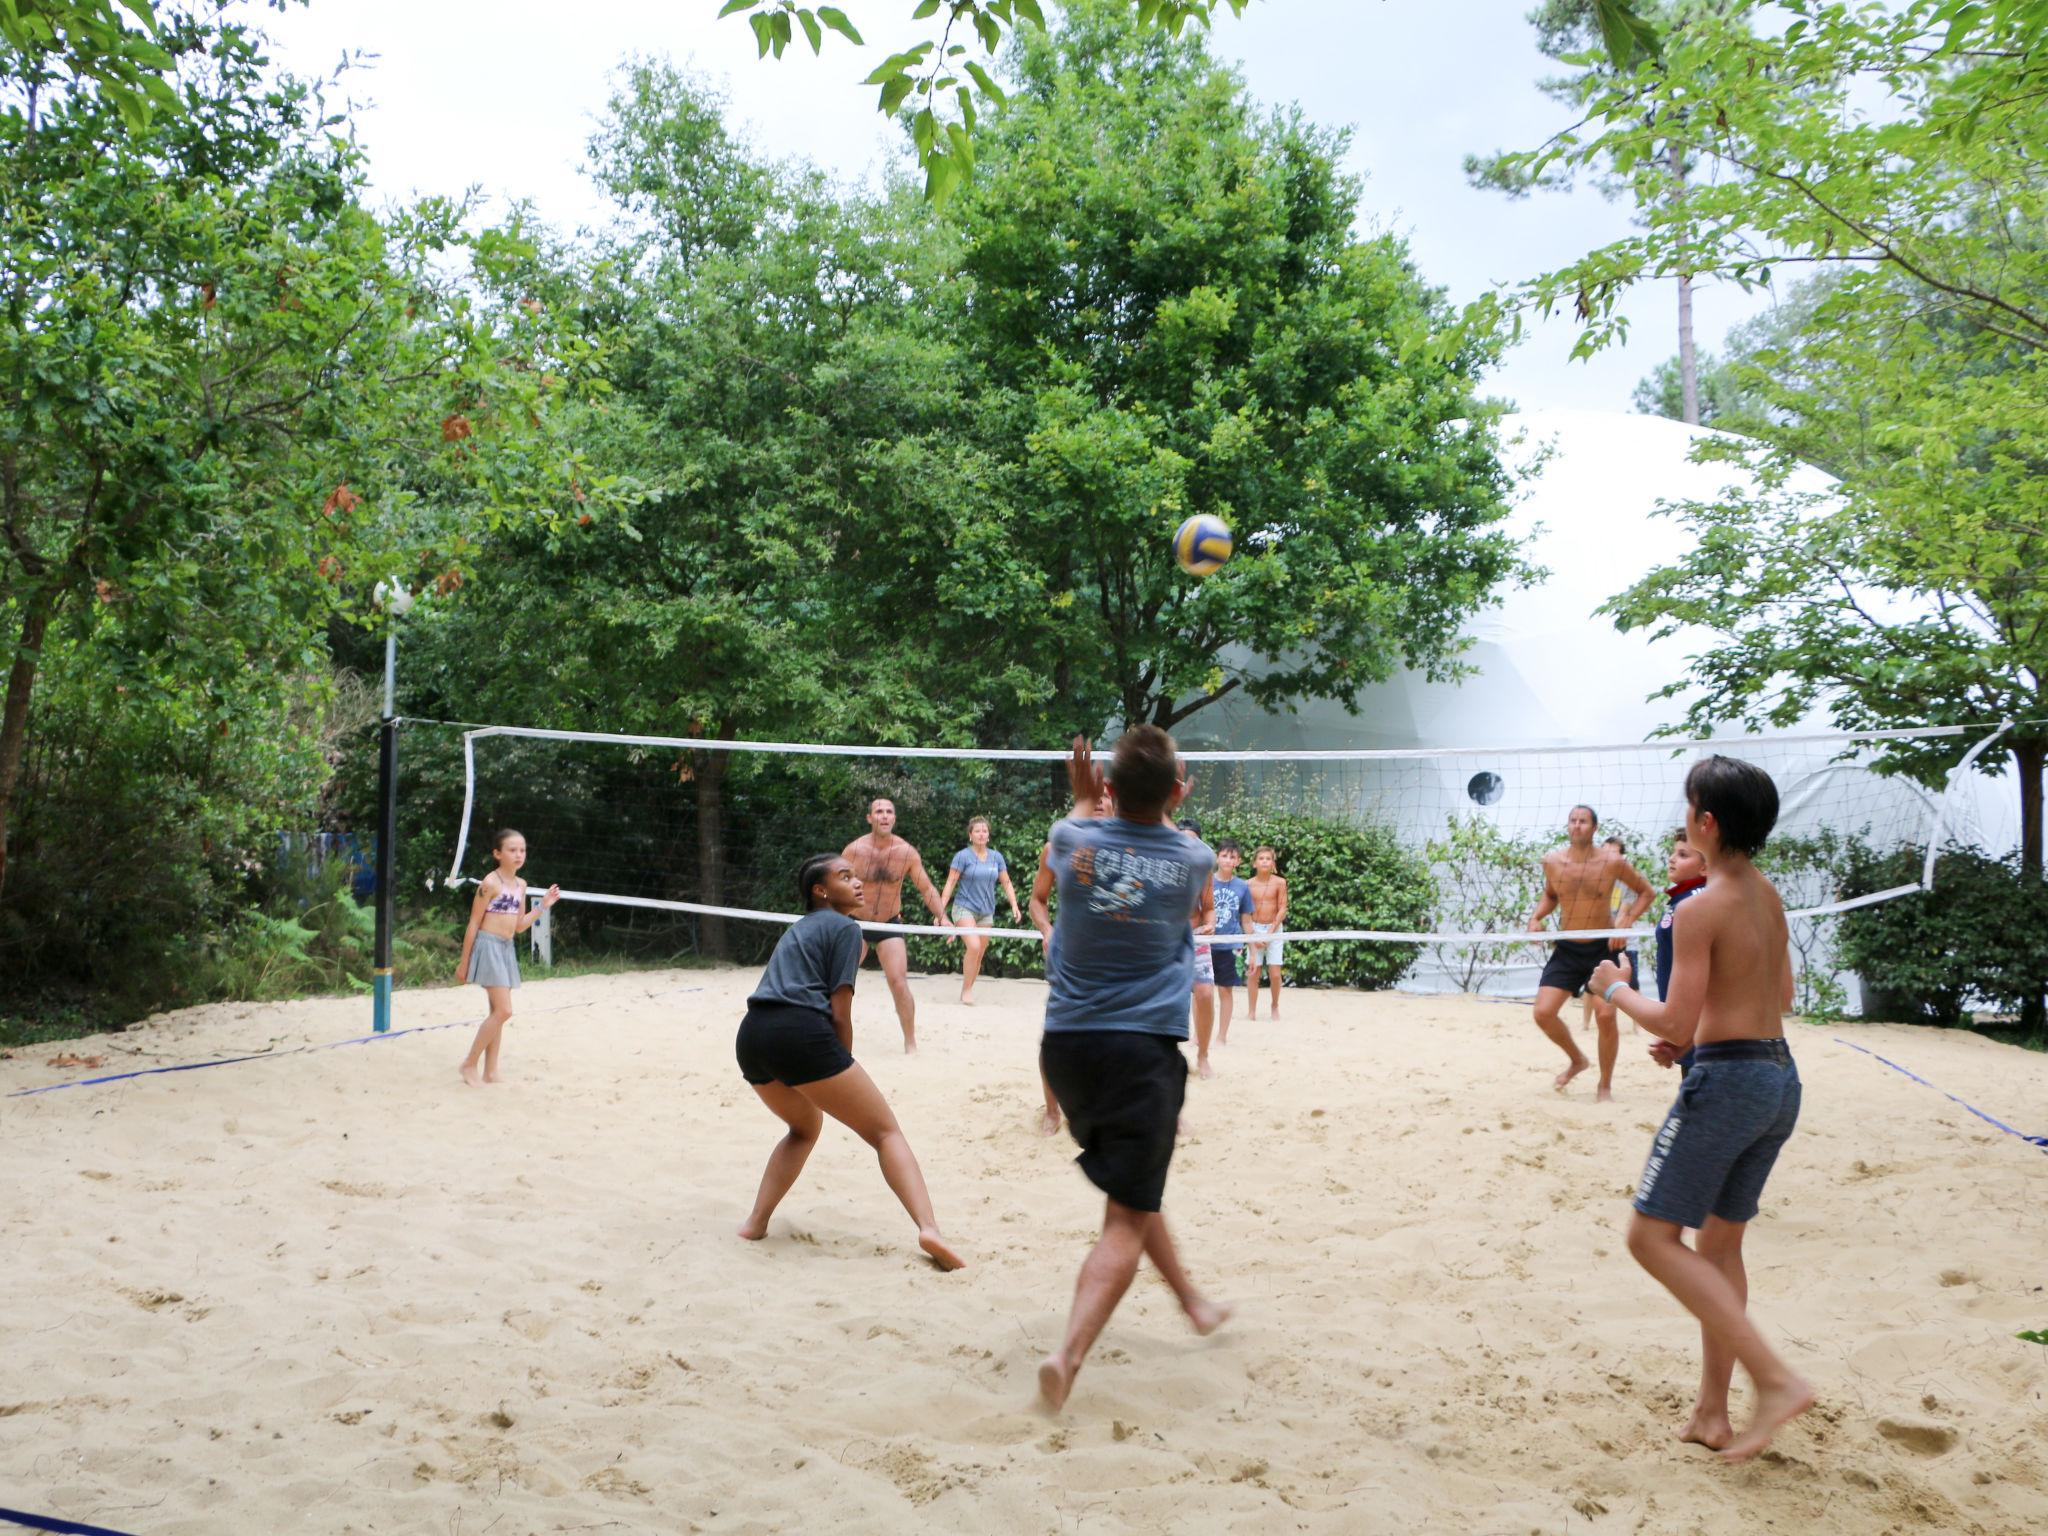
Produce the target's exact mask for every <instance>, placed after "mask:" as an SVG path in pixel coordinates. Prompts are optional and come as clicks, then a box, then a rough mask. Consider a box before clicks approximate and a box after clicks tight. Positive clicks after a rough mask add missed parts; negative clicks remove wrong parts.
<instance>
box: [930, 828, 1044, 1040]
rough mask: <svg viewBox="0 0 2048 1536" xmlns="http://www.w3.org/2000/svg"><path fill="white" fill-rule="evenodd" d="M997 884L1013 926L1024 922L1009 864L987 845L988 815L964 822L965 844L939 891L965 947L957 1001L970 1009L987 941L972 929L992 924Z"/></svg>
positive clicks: (941, 901)
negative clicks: (951, 912)
mask: <svg viewBox="0 0 2048 1536" xmlns="http://www.w3.org/2000/svg"><path fill="white" fill-rule="evenodd" d="M998 885H1000V886H1001V887H1002V890H1003V895H1004V896H1006V897H1008V898H1009V902H1010V923H1011V926H1013V927H1014V926H1015V925H1016V924H1018V923H1019V922H1022V921H1023V918H1024V914H1023V912H1022V911H1020V910H1019V909H1018V906H1017V888H1016V887H1015V886H1014V885H1012V884H1010V866H1009V864H1008V863H1007V862H1006V861H1005V860H1004V858H1003V856H1002V855H1001V854H1000V853H997V852H996V851H995V849H993V848H991V847H989V845H988V818H987V817H986V816H977V817H975V818H974V819H973V820H972V821H970V822H968V823H967V846H966V847H965V848H962V849H961V850H960V851H959V852H958V853H956V854H954V855H953V863H952V866H951V867H950V868H949V869H947V871H946V888H945V890H943V891H941V892H940V893H939V910H940V911H944V910H945V908H946V904H947V903H948V902H951V903H952V905H953V921H954V923H955V924H956V925H958V927H959V929H960V942H961V943H962V944H964V945H966V947H967V956H966V959H965V960H964V961H963V962H962V964H961V967H960V1001H961V1002H963V1003H965V1004H967V1005H968V1006H969V1007H970V1008H971V1007H973V1006H974V983H975V981H976V979H977V978H979V977H980V975H981V957H982V956H983V955H984V954H986V953H987V952H988V940H987V939H984V938H980V937H978V936H976V934H975V929H977V928H993V927H994V926H995V924H996V887H997V886H998ZM955 886H958V887H959V898H958V900H955V899H954V894H953V892H954V887H955Z"/></svg>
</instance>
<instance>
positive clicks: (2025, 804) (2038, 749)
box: [2012, 740, 2048, 1035]
mask: <svg viewBox="0 0 2048 1536" xmlns="http://www.w3.org/2000/svg"><path fill="white" fill-rule="evenodd" d="M2012 761H2013V767H2014V769H2015V770H2016V771H2017V772H2018V774H2019V780H2020V868H2021V870H2022V871H2024V872H2025V873H2026V874H2029V875H2032V876H2033V877H2034V878H2035V879H2036V880H2040V879H2044V878H2048V874H2044V872H2043V870H2042V867H2041V770H2042V766H2043V764H2044V762H2048V741H2043V740H2029V741H2017V742H2014V743H2013V747H2012ZM2044 1021H2048V998H2044V997H2041V996H2039V995H2036V996H2034V997H2030V998H2027V999H2025V1000H2024V1001H2023V1002H2022V1003H2021V1004H2020V1023H2021V1024H2022V1025H2024V1026H2025V1027H2026V1028H2027V1029H2028V1030H2029V1031H2030V1032H2032V1033H2033V1034H2037V1035H2038V1034H2040V1033H2041V1032H2042V1027H2043V1023H2044Z"/></svg>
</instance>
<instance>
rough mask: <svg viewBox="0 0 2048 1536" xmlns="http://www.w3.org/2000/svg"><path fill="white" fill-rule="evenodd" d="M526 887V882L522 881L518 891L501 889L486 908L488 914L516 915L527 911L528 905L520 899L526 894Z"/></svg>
mask: <svg viewBox="0 0 2048 1536" xmlns="http://www.w3.org/2000/svg"><path fill="white" fill-rule="evenodd" d="M524 885H525V882H523V881H522V882H521V883H520V888H518V889H514V890H506V889H504V888H503V887H500V888H499V890H498V894H497V895H495V896H493V897H492V898H491V903H490V905H489V906H487V907H485V908H484V910H485V911H486V912H515V913H516V912H520V911H523V910H524V909H525V906H526V903H525V902H524V901H523V900H521V899H520V898H521V897H523V896H524V895H525V894H526V892H525V889H524Z"/></svg>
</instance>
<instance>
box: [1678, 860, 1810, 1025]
mask: <svg viewBox="0 0 2048 1536" xmlns="http://www.w3.org/2000/svg"><path fill="white" fill-rule="evenodd" d="M1671 932H1672V940H1673V943H1674V945H1675V948H1676V956H1677V961H1676V964H1675V965H1674V966H1673V981H1674V984H1675V985H1683V984H1684V983H1685V982H1686V981H1687V980H1689V979H1691V978H1694V977H1697V978H1700V981H1699V982H1696V983H1695V984H1696V985H1699V984H1703V985H1704V987H1705V991H1706V996H1705V998H1704V999H1703V1000H1702V1002H1701V1005H1700V1014H1699V1026H1698V1028H1697V1029H1696V1030H1695V1032H1694V1034H1693V1040H1694V1042H1695V1043H1696V1044H1705V1043H1706V1042H1707V1041H1709V1040H1767V1039H1771V1038H1774V1037H1776V1036H1779V1035H1782V1034H1784V1033H1785V1010H1786V1009H1787V1008H1788V1007H1790V1006H1791V1002H1792V956H1791V932H1790V930H1789V928H1788V927H1787V925H1786V922H1785V904H1784V903H1783V902H1782V901H1780V900H1779V899H1778V892H1777V890H1776V888H1775V887H1773V886H1772V884H1771V882H1770V881H1768V880H1766V879H1765V878H1764V877H1763V876H1762V875H1761V874H1759V873H1758V872H1757V871H1756V868H1755V867H1754V866H1753V865H1751V864H1750V863H1749V861H1748V860H1746V859H1744V860H1740V861H1735V862H1734V863H1733V865H1732V867H1726V868H1725V870H1722V869H1717V870H1716V871H1715V872H1712V873H1710V874H1709V876H1708V879H1707V884H1706V888H1705V889H1704V890H1702V891H1701V892H1700V893H1699V894H1698V895H1697V896H1695V897H1693V898H1692V899H1691V900H1690V901H1687V902H1686V903H1685V904H1684V905H1683V906H1682V907H1680V908H1679V910H1678V911H1677V912H1676V913H1675V914H1674V915H1673V918H1672V924H1671Z"/></svg>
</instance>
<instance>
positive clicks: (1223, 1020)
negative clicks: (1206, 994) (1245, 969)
mask: <svg viewBox="0 0 2048 1536" xmlns="http://www.w3.org/2000/svg"><path fill="white" fill-rule="evenodd" d="M1236 1001H1237V988H1235V987H1224V986H1219V987H1217V989H1216V1043H1217V1044H1218V1045H1228V1044H1230V1009H1231V1005H1232V1004H1234V1003H1235V1002H1236Z"/></svg>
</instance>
